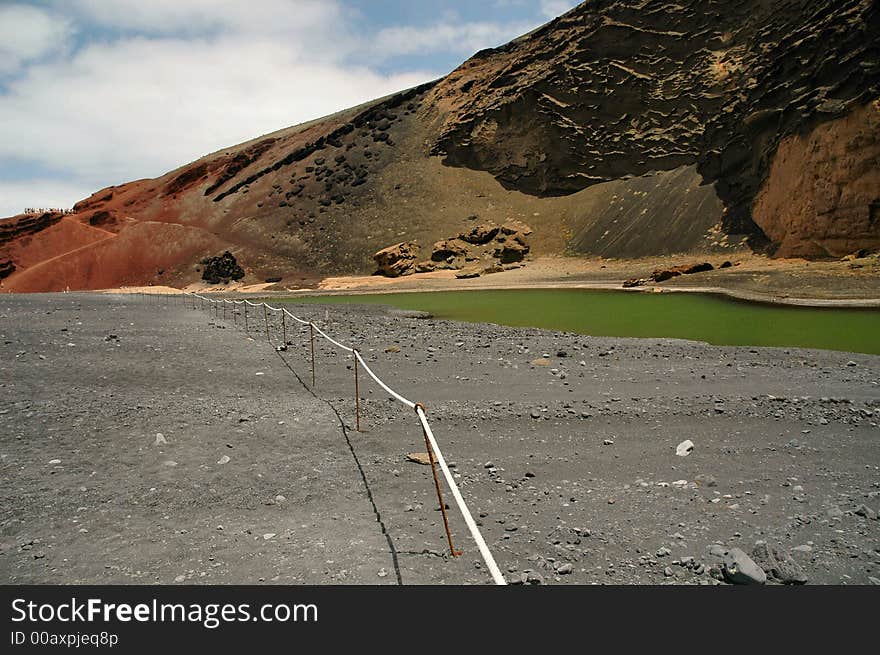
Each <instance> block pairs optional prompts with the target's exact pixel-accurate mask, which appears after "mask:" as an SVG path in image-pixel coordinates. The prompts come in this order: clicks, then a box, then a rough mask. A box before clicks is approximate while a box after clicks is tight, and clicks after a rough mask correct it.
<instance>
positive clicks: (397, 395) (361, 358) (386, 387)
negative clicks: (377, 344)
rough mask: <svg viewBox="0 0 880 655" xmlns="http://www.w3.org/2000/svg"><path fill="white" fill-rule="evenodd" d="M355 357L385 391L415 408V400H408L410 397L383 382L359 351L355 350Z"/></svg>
mask: <svg viewBox="0 0 880 655" xmlns="http://www.w3.org/2000/svg"><path fill="white" fill-rule="evenodd" d="M355 357H357V359H358V361H359V362H360V363H361V366H363V367H364V370H365V371H366V372H367V375H369V376H370V377H371V378H373V380H374V381H375V382H376V384H378V385H379V386H380V387H382V388H383V389H384V390H385V391H387V392H388V393H389V394H391V395H392V396H393V397H394V398H395V399H396V400H398V401H400V402H402V403H403V404H404V405H406V406H407V407H409V408H410V409H415V407H416V404H415V403H414V402H413V401H411V400H408V399H406V398H404V397H403V396H401V395H400V394H399V393H397V392H396V391H395V390H394V389H392V388H391V387H389V386H388V385H387V384H385V383H384V382H382V380H380V379H379V376H378V375H376V374H375V373H373V370H372V369H371V368H370V367H369V366H367V363H366V362H365V361H364V358H363V357H361V354H360V353H359V352H355Z"/></svg>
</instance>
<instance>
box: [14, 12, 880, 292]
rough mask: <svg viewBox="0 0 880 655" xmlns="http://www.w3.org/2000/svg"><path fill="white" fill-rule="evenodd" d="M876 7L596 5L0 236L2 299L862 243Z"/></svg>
mask: <svg viewBox="0 0 880 655" xmlns="http://www.w3.org/2000/svg"><path fill="white" fill-rule="evenodd" d="M878 126H880V6H878V3H876V2H874V1H873V0H788V1H778V0H777V1H771V0H740V1H729V0H728V1H723V2H722V1H715V0H699V1H698V0H678V1H677V2H659V1H653V0H597V1H591V2H585V3H583V4H581V5H579V6H578V7H576V8H575V9H573V10H571V11H570V12H568V13H567V14H565V15H563V16H561V17H560V18H558V19H556V20H554V21H552V22H550V23H548V24H547V25H545V26H543V27H541V28H539V29H537V30H535V31H533V32H531V33H529V34H527V35H525V36H522V37H520V38H518V39H516V40H514V41H512V42H511V43H509V44H507V45H505V46H502V47H500V48H496V49H491V50H486V51H483V52H479V53H477V54H476V55H474V57H472V58H471V59H470V60H468V61H467V62H465V63H464V64H462V66H460V67H459V68H458V69H456V70H455V71H453V72H452V73H450V74H449V75H448V76H446V77H444V78H443V79H441V80H439V81H437V82H433V83H430V84H426V85H423V86H421V87H417V88H414V89H410V90H407V91H404V92H401V93H398V94H395V95H392V96H389V97H386V98H382V99H380V100H377V101H375V102H371V103H367V104H366V105H363V106H360V107H356V108H353V109H351V110H347V111H343V112H340V113H338V114H335V115H333V116H329V117H326V118H324V119H320V120H316V121H312V122H310V123H306V124H303V125H299V126H296V127H291V128H287V129H284V130H280V131H278V132H275V133H273V134H269V135H265V136H263V137H260V138H258V139H255V140H253V141H249V142H247V143H243V144H240V145H238V146H234V147H230V148H228V149H225V150H222V151H219V152H216V153H212V154H210V155H207V156H205V157H203V158H201V159H199V160H197V161H195V162H193V163H191V164H188V165H186V166H184V167H182V168H180V169H177V170H175V171H172V172H170V173H168V174H166V175H164V176H162V177H160V178H156V179H152V180H140V181H137V182H132V183H129V184H125V185H122V186H118V187H111V188H108V189H104V190H102V191H99V192H97V193H96V194H94V195H93V196H91V197H90V198H88V199H86V200H83V201H82V202H80V203H78V204H77V205H76V207H75V209H76V211H77V213H76V214H75V215H72V216H70V215H65V216H61V215H57V216H56V215H45V216H36V217H35V216H24V217H15V218H13V219H11V220H6V221H3V222H2V223H0V264H2V266H0V270H3V271H5V274H6V275H7V276H8V277H6V279H5V280H4V283H5V287H6V289H9V290H21V291H39V290H50V289H58V288H64V287H68V286H69V287H70V288H98V287H107V286H116V285H120V284H143V283H168V284H180V283H185V282H190V281H193V280H195V279H198V278H199V277H200V273H199V271H198V268H199V262H200V261H201V260H203V259H204V258H206V257H209V256H212V255H218V254H220V253H222V252H224V251H225V250H230V251H231V252H232V253H234V254H235V256H236V258H237V259H238V261H239V262H240V263H241V264H242V265H243V266H244V268H245V270H246V272H247V274H248V279H250V280H253V281H259V280H261V279H264V278H267V277H284V278H285V279H286V281H288V282H292V283H294V284H296V283H298V282H301V281H303V280H311V279H314V278H315V277H319V276H323V275H328V274H340V273H365V272H370V271H371V270H373V261H372V255H373V253H375V252H376V251H378V250H380V249H382V248H384V247H386V246H388V245H390V244H393V243H397V242H402V241H408V242H409V241H416V242H419V243H422V244H425V245H428V246H430V244H431V243H433V242H436V241H439V240H442V239H445V238H447V237H448V236H449V235H452V234H456V233H460V232H467V231H468V230H469V229H471V228H472V227H473V226H474V225H476V224H478V223H484V222H488V223H496V224H503V223H505V222H509V221H520V222H522V223H526V224H528V225H529V226H531V228H532V229H533V234H532V235H531V236H530V245H531V249H532V253H533V254H538V255H540V254H551V253H568V254H578V253H582V254H591V255H602V256H610V257H640V256H646V255H656V254H668V253H678V252H707V251H718V250H724V249H726V248H730V247H737V246H741V245H742V244H744V243H748V244H749V245H750V246H751V247H752V248H754V249H758V250H761V251H765V252H768V253H770V254H776V255H779V256H806V257H840V256H842V255H845V254H847V253H849V252H852V251H854V250H856V249H861V248H866V249H877V248H880V132H878Z"/></svg>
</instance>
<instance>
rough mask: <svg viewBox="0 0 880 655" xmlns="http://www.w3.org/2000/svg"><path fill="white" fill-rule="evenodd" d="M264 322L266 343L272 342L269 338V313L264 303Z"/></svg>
mask: <svg viewBox="0 0 880 655" xmlns="http://www.w3.org/2000/svg"><path fill="white" fill-rule="evenodd" d="M263 320H264V321H265V322H266V341H272V339H270V338H269V312H268V310H267V309H266V303H263Z"/></svg>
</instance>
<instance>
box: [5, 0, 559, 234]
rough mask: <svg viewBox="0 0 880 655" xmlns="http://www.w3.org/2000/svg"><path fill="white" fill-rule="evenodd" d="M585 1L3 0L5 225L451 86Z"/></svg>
mask: <svg viewBox="0 0 880 655" xmlns="http://www.w3.org/2000/svg"><path fill="white" fill-rule="evenodd" d="M576 4H577V2H576V1H574V0H444V1H443V2H436V1H435V0H33V1H31V2H27V1H17V0H0V217H2V216H11V215H13V214H16V213H18V212H20V211H21V210H22V208H24V207H25V206H40V207H45V206H54V207H69V206H71V205H72V204H73V203H74V202H75V201H77V200H80V199H82V198H84V197H86V196H88V195H90V194H91V193H92V192H94V191H96V190H98V189H99V188H101V187H104V186H109V185H111V184H120V183H122V182H127V181H130V180H134V179H138V178H143V177H155V176H157V175H161V174H163V173H165V172H167V171H169V170H171V169H173V168H176V167H177V166H180V165H182V164H185V163H188V162H190V161H192V160H194V159H197V158H198V157H200V156H202V155H204V154H207V153H209V152H212V151H214V150H217V149H219V148H222V147H224V146H228V145H232V144H235V143H239V142H242V141H246V140H248V139H250V138H253V137H255V136H259V135H260V134H265V133H267V132H271V131H274V130H277V129H280V128H282V127H287V126H289V125H295V124H297V123H301V122H303V121H307V120H310V119H312V118H317V117H320V116H324V115H326V114H330V113H332V112H334V111H337V110H339V109H343V108H346V107H350V106H353V105H356V104H358V103H361V102H364V101H366V100H370V99H372V98H376V97H380V96H383V95H386V94H388V93H390V92H393V91H398V90H400V89H404V88H408V87H410V86H413V85H415V84H418V83H421V82H424V81H427V80H431V79H434V78H437V77H440V76H441V75H444V74H446V73H448V72H449V71H450V70H452V69H453V68H455V67H456V66H457V65H458V64H460V63H461V62H462V61H464V59H466V58H467V57H469V56H470V55H472V54H473V53H474V52H476V51H477V50H480V49H482V48H486V47H491V46H497V45H500V44H502V43H505V42H507V41H509V40H510V39H511V38H514V37H516V36H518V35H519V34H522V33H524V32H527V31H529V30H531V29H533V28H534V27H537V26H538V25H540V24H542V23H544V22H546V21H547V20H548V19H550V18H553V17H554V16H557V15H559V14H561V13H563V12H565V11H567V10H568V9H570V8H571V7H573V6H574V5H576Z"/></svg>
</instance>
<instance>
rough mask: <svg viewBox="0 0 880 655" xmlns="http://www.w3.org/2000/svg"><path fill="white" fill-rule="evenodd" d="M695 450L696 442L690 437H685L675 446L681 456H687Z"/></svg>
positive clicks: (676, 451) (677, 453) (676, 452)
mask: <svg viewBox="0 0 880 655" xmlns="http://www.w3.org/2000/svg"><path fill="white" fill-rule="evenodd" d="M693 450H694V442H693V441H691V440H690V439H685V440H684V441H682V442H681V443H680V444H678V446H676V447H675V454H676V455H678V456H679V457H687V456H688V455H690V454H691V452H693Z"/></svg>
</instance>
